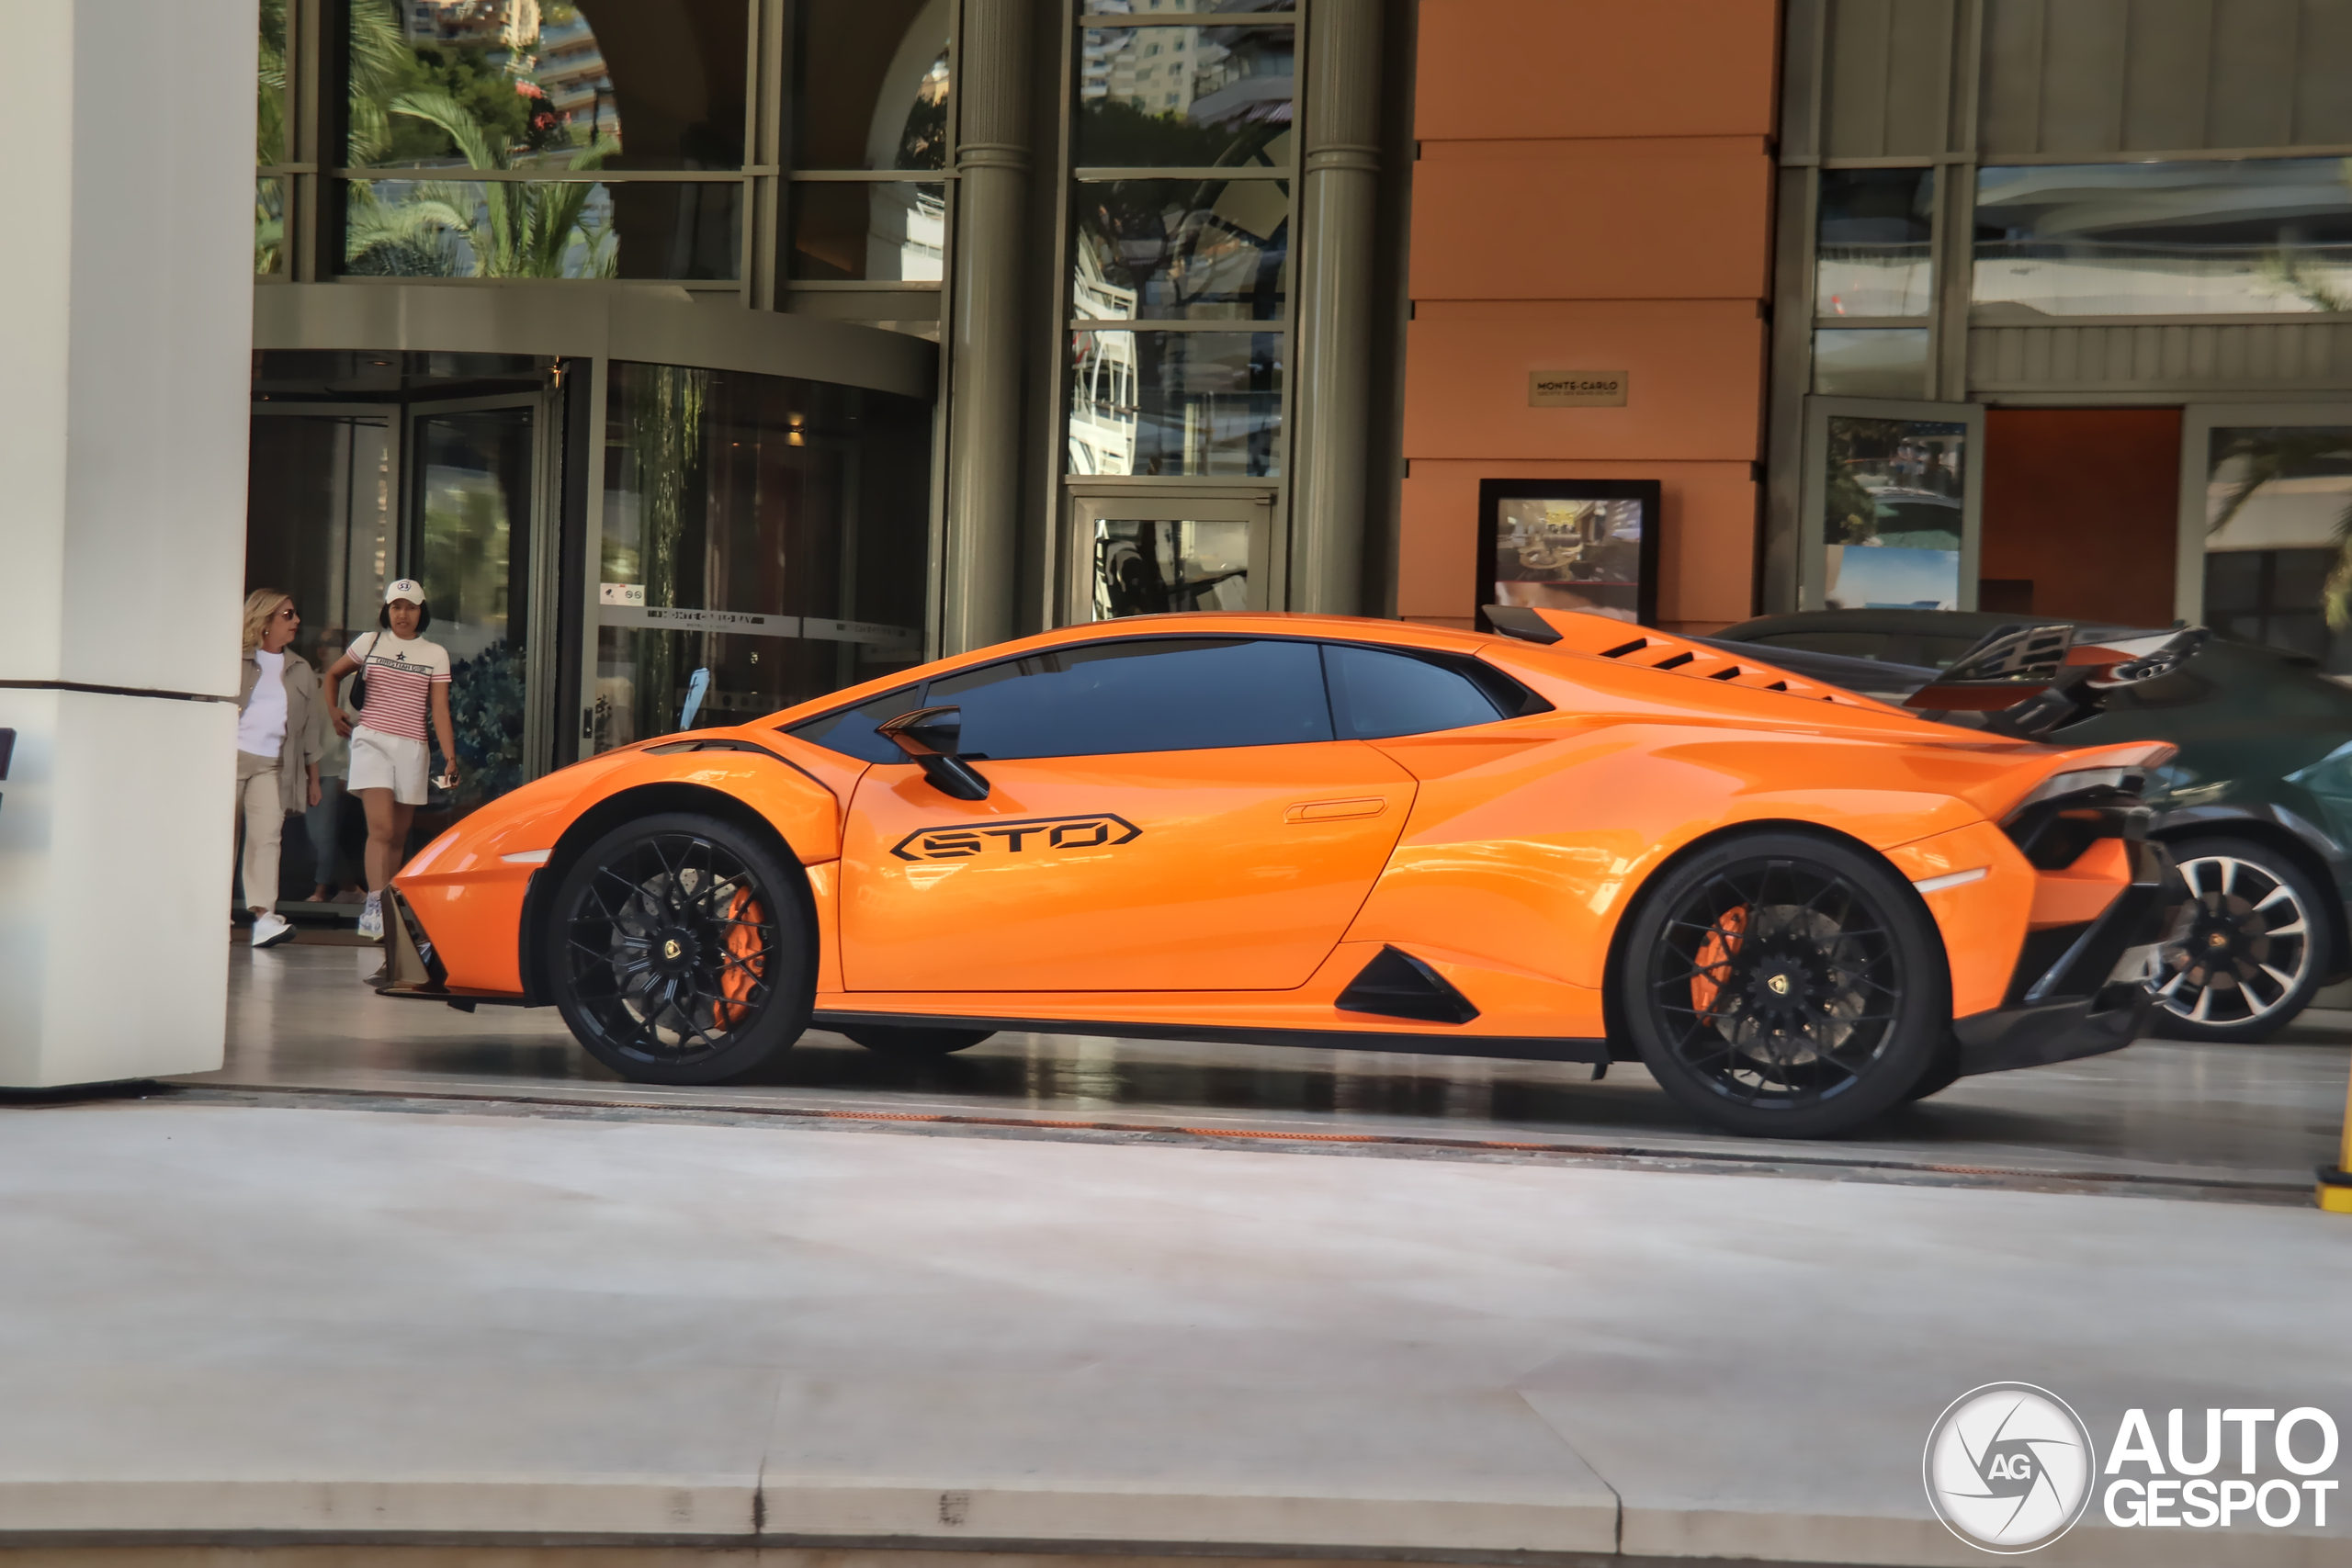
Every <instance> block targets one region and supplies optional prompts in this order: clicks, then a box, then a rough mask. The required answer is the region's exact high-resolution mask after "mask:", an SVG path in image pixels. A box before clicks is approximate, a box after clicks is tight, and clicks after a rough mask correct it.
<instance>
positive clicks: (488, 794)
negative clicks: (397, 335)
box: [368, 397, 556, 836]
mask: <svg viewBox="0 0 2352 1568" xmlns="http://www.w3.org/2000/svg"><path fill="white" fill-rule="evenodd" d="M407 418H408V454H409V457H408V462H407V465H406V467H407V469H408V475H409V483H408V495H407V505H406V507H405V513H406V516H405V527H404V534H405V537H404V539H403V541H402V545H403V548H402V551H401V570H402V573H403V574H404V575H406V576H409V577H413V578H414V579H416V581H419V582H421V583H423V584H424V592H425V596H426V598H427V600H428V601H429V602H430V604H431V606H432V610H433V625H432V626H431V628H430V629H429V630H427V631H426V632H425V634H424V635H425V636H426V637H430V638H432V639H433V640H434V641H435V642H437V643H439V644H441V646H442V647H444V648H446V649H448V650H449V666H450V680H449V710H450V716H451V718H452V720H453V721H454V725H455V728H456V731H457V742H458V763H459V765H460V776H459V781H458V791H457V793H456V795H454V796H445V795H443V794H442V793H441V792H440V791H438V790H435V791H434V792H433V795H432V797H431V799H430V800H429V801H428V802H427V804H426V806H425V808H424V810H422V811H420V812H419V813H418V818H417V830H418V832H419V833H420V834H421V835H426V836H429V835H430V834H432V833H435V832H438V831H439V830H440V829H441V828H442V827H446V826H447V824H448V823H449V822H452V821H455V820H456V819H457V818H459V817H462V816H464V815H465V814H466V813H467V812H469V811H470V810H472V809H473V808H474V807H478V806H480V805H481V804H482V803H483V802H485V801H487V800H490V799H492V798H494V797H496V796H498V795H503V794H504V793H505V792H507V791H508V790H511V789H513V788H515V786H516V785H517V784H521V783H523V782H524V781H525V780H526V779H528V778H533V777H536V776H537V774H539V773H542V772H544V771H545V770H546V767H547V760H548V756H549V755H550V750H551V737H550V735H549V733H548V725H549V723H550V722H551V719H552V712H551V708H550V702H551V696H550V694H549V693H548V691H547V690H545V689H543V688H545V687H546V686H547V685H548V677H549V675H550V674H551V673H552V671H553V667H554V660H553V659H552V658H551V657H550V655H551V654H552V652H553V649H551V648H548V647H546V646H543V644H544V643H545V642H546V640H547V639H546V637H544V636H543V635H542V633H543V632H545V631H548V630H549V629H551V621H552V617H551V616H550V615H548V614H547V613H546V611H547V609H548V607H549V605H550V604H551V597H552V596H551V594H550V592H548V587H547V585H545V584H543V583H542V582H541V581H540V579H541V578H542V577H543V576H544V575H545V574H544V572H543V571H542V570H540V563H542V562H551V561H552V558H553V556H554V553H555V552H554V550H553V549H552V548H551V547H550V546H551V544H552V541H551V540H547V539H545V537H544V530H545V528H546V527H547V526H548V523H547V519H548V518H549V517H551V516H552V514H553V511H554V508H553V506H552V504H551V503H552V502H553V499H554V496H553V491H554V490H555V488H556V487H555V486H554V484H553V483H551V482H550V480H551V475H550V473H549V455H548V452H547V450H546V447H547V445H548V430H547V427H548V418H547V410H546V406H545V403H544V401H543V400H541V399H538V398H532V397H526V398H515V397H503V398H476V399H467V400H459V401H450V402H435V403H414V404H411V405H409V407H408V410H407ZM374 620H375V617H374V615H373V614H372V613H371V614H370V615H368V623H369V624H371V625H372V624H373V622H374ZM428 817H430V818H433V819H434V822H433V823H431V824H428V822H427V820H426V818H428Z"/></svg>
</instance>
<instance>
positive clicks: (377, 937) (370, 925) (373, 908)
mask: <svg viewBox="0 0 2352 1568" xmlns="http://www.w3.org/2000/svg"><path fill="white" fill-rule="evenodd" d="M359 934H360V935H361V936H364V937H366V938H367V939H368V941H369V942H381V941H383V940H384V899H383V896H382V895H381V894H379V893H370V894H369V895H368V905H367V907H366V908H363V909H361V910H360V911H359Z"/></svg>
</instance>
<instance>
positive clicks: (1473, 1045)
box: [386, 609, 2184, 1136]
mask: <svg viewBox="0 0 2352 1568" xmlns="http://www.w3.org/2000/svg"><path fill="white" fill-rule="evenodd" d="M1492 614H1493V615H1494V617H1495V619H1496V621H1497V622H1498V624H1499V625H1502V626H1504V627H1505V629H1506V630H1507V631H1510V632H1511V633H1512V634H1513V635H1512V636H1510V637H1501V636H1486V635H1481V634H1476V633H1471V632H1457V631H1448V630H1442V629H1437V628H1432V627H1427V626H1408V625H1401V624H1398V623H1395V622H1387V621H1371V620H1351V619H1340V618H1326V617H1319V616H1304V615H1222V614H1194V615H1167V616H1157V617H1150V618H1143V619H1136V620H1125V621H1117V622H1112V623H1108V624H1096V625H1091V626H1073V627H1070V628H1068V629H1066V630H1062V631H1057V632H1050V633H1047V634H1046V635H1044V636H1041V637H1030V638H1027V639H1025V640H1023V641H1019V642H1012V643H1007V644H1004V645H1002V646H1000V647H996V648H990V649H984V650H982V651H980V652H977V653H969V654H964V655H961V656H959V657H956V658H954V659H945V660H939V661H938V662H936V663H934V664H930V665H926V666H924V667H922V668H921V669H918V670H914V671H909V672H906V673H904V674H900V675H897V676H893V677H891V678H889V679H888V680H887V681H884V682H872V683H869V684H867V685H865V686H860V687H855V688H853V689H852V690H849V691H846V692H842V693H840V694H836V695H834V696H832V697H829V698H825V699H822V700H820V701H818V702H814V703H809V704H806V705H802V706H800V707H797V708H792V709H789V710H787V711H786V712H784V713H781V714H777V715H775V716H772V717H769V718H765V719H762V720H760V721H758V722H756V723H752V724H747V725H742V726H739V727H735V728H710V729H695V730H692V731H686V732H682V733H679V734H676V735H673V736H670V737H667V738H664V739H656V740H650V741H646V742H644V743H642V744H639V745H635V746H628V747H624V748H622V749H620V750H615V751H610V752H606V753H605V754H604V755H601V756H598V757H595V758H594V759H592V760H590V761H584V762H581V763H578V764H576V765H574V766H571V767H568V768H565V769H563V770H562V771H560V772H559V773H553V774H551V775H549V776H548V777H546V778H543V779H540V780H538V781H537V782H536V783H534V784H529V785H527V786H526V787H524V788H522V789H519V790H517V791H515V793H514V794H512V795H507V796H505V797H504V798H503V799H501V800H499V801H497V802H495V803H494V804H492V805H491V806H489V807H484V808H483V809H481V811H478V812H476V813H475V814H474V815H473V816H471V817H469V818H466V819H465V820H464V821H463V822H461V823H460V824H458V826H457V827H456V828H454V829H451V830H450V831H448V832H447V833H445V834H443V835H442V836H441V837H440V838H438V839H436V840H434V842H433V843H431V844H430V845H428V846H427V847H426V848H425V850H424V852H423V853H421V854H419V855H418V856H417V857H416V858H415V860H413V862H411V863H410V864H409V865H408V867H407V869H406V870H404V871H403V872H402V873H401V875H400V876H399V878H398V879H397V881H396V883H395V890H394V893H393V894H392V895H391V896H390V897H389V898H388V905H389V907H390V908H391V910H392V911H393V912H394V914H395V915H396V917H397V918H396V919H392V920H389V921H388V922H387V925H388V927H389V928H390V932H391V940H392V942H393V952H392V954H391V959H390V964H389V968H388V972H389V975H390V980H389V981H388V983H387V987H386V988H387V991H388V994H391V995H402V996H412V997H418V998H433V999H437V1000H443V1001H447V1002H451V1003H454V1004H455V1005H457V1006H459V1007H462V1008H469V1009H470V1008H472V1007H475V1006H478V1005H481V1004H487V1003H515V1004H520V1005H524V1006H541V1005H552V1006H554V1007H557V1008H560V1009H561V1010H562V1012H563V1016H564V1019H565V1021H567V1022H568V1023H569V1024H570V1025H571V1029H572V1031H573V1032H574V1033H575V1034H576V1035H577V1036H578V1037H579V1039H580V1043H582V1045H584V1046H585V1047H586V1048H587V1049H588V1050H589V1051H590V1052H591V1053H593V1054H594V1055H595V1056H596V1058H597V1059H598V1060H599V1061H602V1062H604V1063H605V1064H606V1065H607V1066H611V1067H612V1068H613V1069H614V1070H616V1072H619V1073H621V1074H624V1075H626V1076H627V1077H632V1078H639V1079H643V1080H647V1081H651V1082H659V1083H706V1082H712V1081H716V1080H719V1079H724V1078H728V1077H733V1076H735V1075H738V1074H741V1073H743V1072H746V1071H748V1070H750V1069H751V1068H752V1067H755V1066H758V1065H759V1064H760V1063H762V1062H763V1061H764V1060H765V1059H767V1058H768V1057H769V1056H771V1055H774V1054H775V1053H776V1052H777V1051H780V1050H783V1049H784V1048H785V1047H786V1046H788V1045H790V1044H791V1043H793V1042H794V1040H796V1039H797V1037H798V1036H799V1035H800V1033H801V1032H802V1031H803V1030H805V1029H807V1028H809V1026H810V1024H811V1023H812V1022H813V1023H814V1024H816V1025H819V1026H820V1027H823V1028H826V1029H832V1030H838V1031H840V1032H842V1033H844V1034H847V1035H848V1036H849V1037H850V1038H851V1039H853V1040H855V1041H857V1042H859V1043H863V1044H865V1045H867V1046H869V1047H871V1048H873V1049H875V1050H877V1051H889V1052H900V1053H915V1054H935V1053H941V1052H947V1051H955V1050H958V1049H960V1048H962V1047H964V1046H967V1045H971V1044H973V1043H977V1042H978V1041H980V1040H983V1039H985V1038H987V1037H988V1035H989V1033H990V1032H995V1031H999V1030H1026V1031H1035V1032H1049V1033H1085V1034H1099V1035H1125V1036H1152V1037H1159V1038H1167V1039H1176V1040H1216V1041H1242V1042H1258V1043H1270V1044H1272V1043H1280V1044H1287V1045H1298V1044H1310V1045H1330V1046H1342V1047H1346V1048H1349V1049H1352V1050H1380V1051H1407V1052H1424V1053H1438V1054H1443V1055H1483V1056H1518V1057H1534V1058H1542V1059H1547V1060H1555V1061H1570V1062H1589V1063H1592V1064H1595V1065H1596V1067H1597V1068H1598V1067H1604V1066H1605V1065H1606V1064H1607V1063H1609V1062H1610V1061H1611V1060H1632V1059H1634V1058H1635V1057H1638V1058H1639V1059H1640V1060H1641V1061H1642V1062H1644V1063H1645V1065H1646V1066H1648V1068H1649V1070H1650V1071H1651V1072H1652V1073H1653V1074H1654V1075H1656V1077H1657V1080H1658V1081H1659V1082H1660V1083H1661V1084H1662V1085H1664V1086H1665V1088H1666V1089H1667V1090H1668V1092H1669V1093H1671V1094H1672V1095H1673V1096H1674V1097H1675V1098H1676V1099H1677V1100H1679V1101H1680V1102H1681V1103H1682V1104H1683V1105H1684V1106H1685V1107H1687V1108H1688V1109H1689V1110H1690V1111H1692V1112H1693V1113H1694V1114H1696V1115H1697V1116H1699V1117H1701V1118H1703V1119H1704V1120H1707V1121H1709V1122H1714V1123H1716V1124H1718V1125H1720V1126H1723V1127H1726V1128H1730V1129H1733V1130H1735V1131H1738V1132H1742V1133H1756V1134H1786V1135H1797V1136H1809V1135H1817V1134H1828V1133H1835V1132H1838V1131H1839V1130H1842V1129H1844V1128H1847V1127H1850V1126H1852V1125H1853V1124H1855V1123H1857V1122H1861V1121H1863V1120H1865V1119H1866V1118H1868V1117H1870V1116H1871V1115H1873V1114H1875V1113H1877V1112H1879V1111H1883V1110H1885V1109H1886V1108H1888V1107H1889V1106H1891V1105H1894V1103H1896V1102H1897V1101H1899V1100H1905V1099H1916V1098H1918V1097H1920V1096H1922V1095H1927V1094H1932V1093H1934V1092H1935V1091H1936V1090H1937V1089H1941V1088H1943V1087H1944V1086H1945V1085H1946V1084H1948V1083H1950V1082H1951V1080H1952V1079H1953V1078H1955V1077H1959V1076H1961V1075H1962V1074H1968V1073H1983V1072H1992V1071H1996V1070H1998V1069H2001V1068H2005V1067H2019V1066H2033V1065H2035V1064H2039V1063H2044V1062H2052V1061H2060V1060H2064V1059H2066V1058H2069V1057H2075V1056H2083V1055H2090V1054H2092V1053H2095V1052H2100V1051H2107V1050H2111V1049H2114V1048H2115V1047H2117V1046H2120V1045H2122V1044H2125V1043H2128V1042H2129V1041H2130V1040H2131V1038H2132V1036H2133V1034H2134V1033H2135V1032H2136V1031H2137V1029H2138V1026H2139V1024H2140V1023H2141V1021H2142V1020H2143V1017H2144V1016H2145V1014H2146V1011H2147V1009H2148V1007H2149V1005H2150V1000H2149V999H2150V994H2151V993H2150V991H2149V988H2148V987H2147V985H2146V984H2145V982H2144V978H2143V977H2144V976H2146V975H2148V974H2150V973H2152V972H2153V970H2154V964H2155V962H2156V949H2157V947H2158V945H2159V944H2161V943H2162V942H2164V941H2165V936H2166V933H2167V932H2168V931H2170V930H2171V929H2172V925H2173V923H2174V919H2175V918H2176V915H2177V907H2178V905H2179V903H2180V900H2181V899H2182V897H2184V894H2183V893H2182V891H2181V890H2180V887H2179V879H2178V877H2177V875H2176V874H2173V873H2172V871H2171V867H2170V863H2169V862H2168V860H2167V859H2166V858H2165V852H2164V851H2163V849H2162V848H2161V847H2160V846H2158V845H2154V844H2151V843H2149V842H2147V841H2146V840H2145V839H2144V838H2143V825H2144V823H2145V820H2146V812H2145V809H2144V808H2143V807H2141V806H2139V804H2138V803H2137V799H2136V795H2137V791H2138V789H2139V785H2140V779H2141V775H2142V772H2143V770H2144V769H2145V768H2147V767H2149V766H2151V765H2153V764H2155V763H2159V762H2161V761H2163V760H2164V759H2165V757H2166V756H2167V755H2169V754H2170V751H2171V748H2170V747H2168V746H2165V745H2162V744H2154V745H2151V744H2135V745H2122V746H2100V747H2093V748H2084V749H2075V750H2064V749H2059V748H2054V747H2050V746H2043V745H2036V744H2031V743H2029V742H2025V741H2020V740H2016V739H2003V738H2000V737H1998V736H1996V735H1993V734H1988V733H1985V732H1982V731H1977V730H1970V729H1962V728H1952V727H1950V726H1947V725H1944V724H1939V723H1931V722H1928V721H1927V720H1926V719H1923V718H1920V717H1917V716H1914V715H1911V714H1908V713H1905V712H1904V711H1903V710H1901V709H1898V708H1894V707H1889V706H1886V705H1883V704H1880V703H1876V702H1873V701H1871V700H1869V699H1867V698H1863V697H1859V696H1854V695H1851V694H1847V693H1844V692H1841V691H1838V690H1836V689H1834V688H1831V687H1827V686H1824V685H1821V684H1818V683H1815V682H1807V681H1804V680H1802V679H1800V678H1798V677H1797V676H1794V675H1791V674H1788V673H1786V672H1784V671H1778V670H1775V669H1773V668H1771V667H1769V666H1766V665H1763V664H1758V663H1755V662H1751V661H1749V660H1747V659H1746V658H1745V656H1742V657H1740V658H1739V659H1738V660H1736V661H1735V660H1734V659H1733V658H1731V657H1729V656H1726V655H1725V654H1724V653H1722V652H1719V651H1716V650H1714V649H1710V648H1708V647H1705V646H1702V645H1700V644H1697V643H1693V642H1691V641H1688V640H1685V639H1683V638H1679V637H1671V636H1668V635H1666V634H1663V633H1658V632H1652V631H1647V630H1644V629H1642V628H1640V627H1635V626H1629V625H1627V624H1626V623H1623V622H1621V621H1612V620H1608V619H1604V618H1601V617H1599V616H1594V615H1572V614H1564V613H1556V612H1549V611H1546V612H1534V611H1508V610H1501V609H1498V610H1496V611H1494V612H1492ZM2081 651H2082V650H2080V649H2077V650H2076V653H2077V655H2079V654H2080V653H2081ZM2119 657H2120V656H2119ZM2105 673H2106V674H2107V676H2108V677H2109V679H2110V680H2128V679H2131V678H2132V677H2131V668H2130V667H2129V666H2126V667H2124V668H2123V670H2122V671H2121V673H2120V674H2119V673H2118V672H2117V671H2116V670H2115V668H2114V667H2112V666H2110V667H2109V669H2108V670H2107V671H2106V672H2105ZM2016 690H2017V688H2014V687H2013V688H2011V689H2010V691H2011V694H2015V692H2016ZM2003 700H2004V701H2005V700H2007V699H2006V697H2005V698H2004V699H2003ZM1944 705H1945V706H1948V707H1952V706H1962V705H1964V704H1962V703H1958V702H1950V701H1947V702H1945V703H1944ZM1976 705H1977V706H1980V707H1982V706H1986V705H1987V704H1985V703H1982V702H1980V703H1977V704H1976ZM1990 705H1994V706H1997V705H1998V704H1997V703H1995V704H1990Z"/></svg>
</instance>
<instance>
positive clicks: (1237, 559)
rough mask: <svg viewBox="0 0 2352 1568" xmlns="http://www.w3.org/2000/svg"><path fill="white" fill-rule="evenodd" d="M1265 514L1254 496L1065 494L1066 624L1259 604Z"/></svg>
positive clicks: (1266, 552)
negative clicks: (1067, 504) (1067, 519)
mask: <svg viewBox="0 0 2352 1568" xmlns="http://www.w3.org/2000/svg"><path fill="white" fill-rule="evenodd" d="M1272 516H1273V506H1272V501H1271V500H1270V499H1269V498H1266V497H1262V496H1260V497H1241V498H1228V499H1212V498H1206V497H1186V496H1151V495H1095V496H1085V495H1081V496H1074V497H1072V498H1071V500H1070V547H1069V553H1068V558H1069V581H1068V583H1067V585H1066V588H1065V593H1066V595H1067V597H1066V598H1065V601H1064V614H1063V617H1062V619H1063V622H1064V624H1065V625H1069V624H1074V623H1077V622H1081V621H1109V620H1116V619H1118V618H1120V617H1122V616H1125V615H1167V614H1169V613H1170V612H1177V611H1186V610H1263V609H1265V608H1267V606H1268V605H1269V604H1271V603H1272V596H1271V592H1270V587H1271V585H1270V584H1269V583H1268V582H1267V581H1266V579H1267V563H1268V558H1269V556H1270V555H1271V553H1272V529H1273V524H1272Z"/></svg>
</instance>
